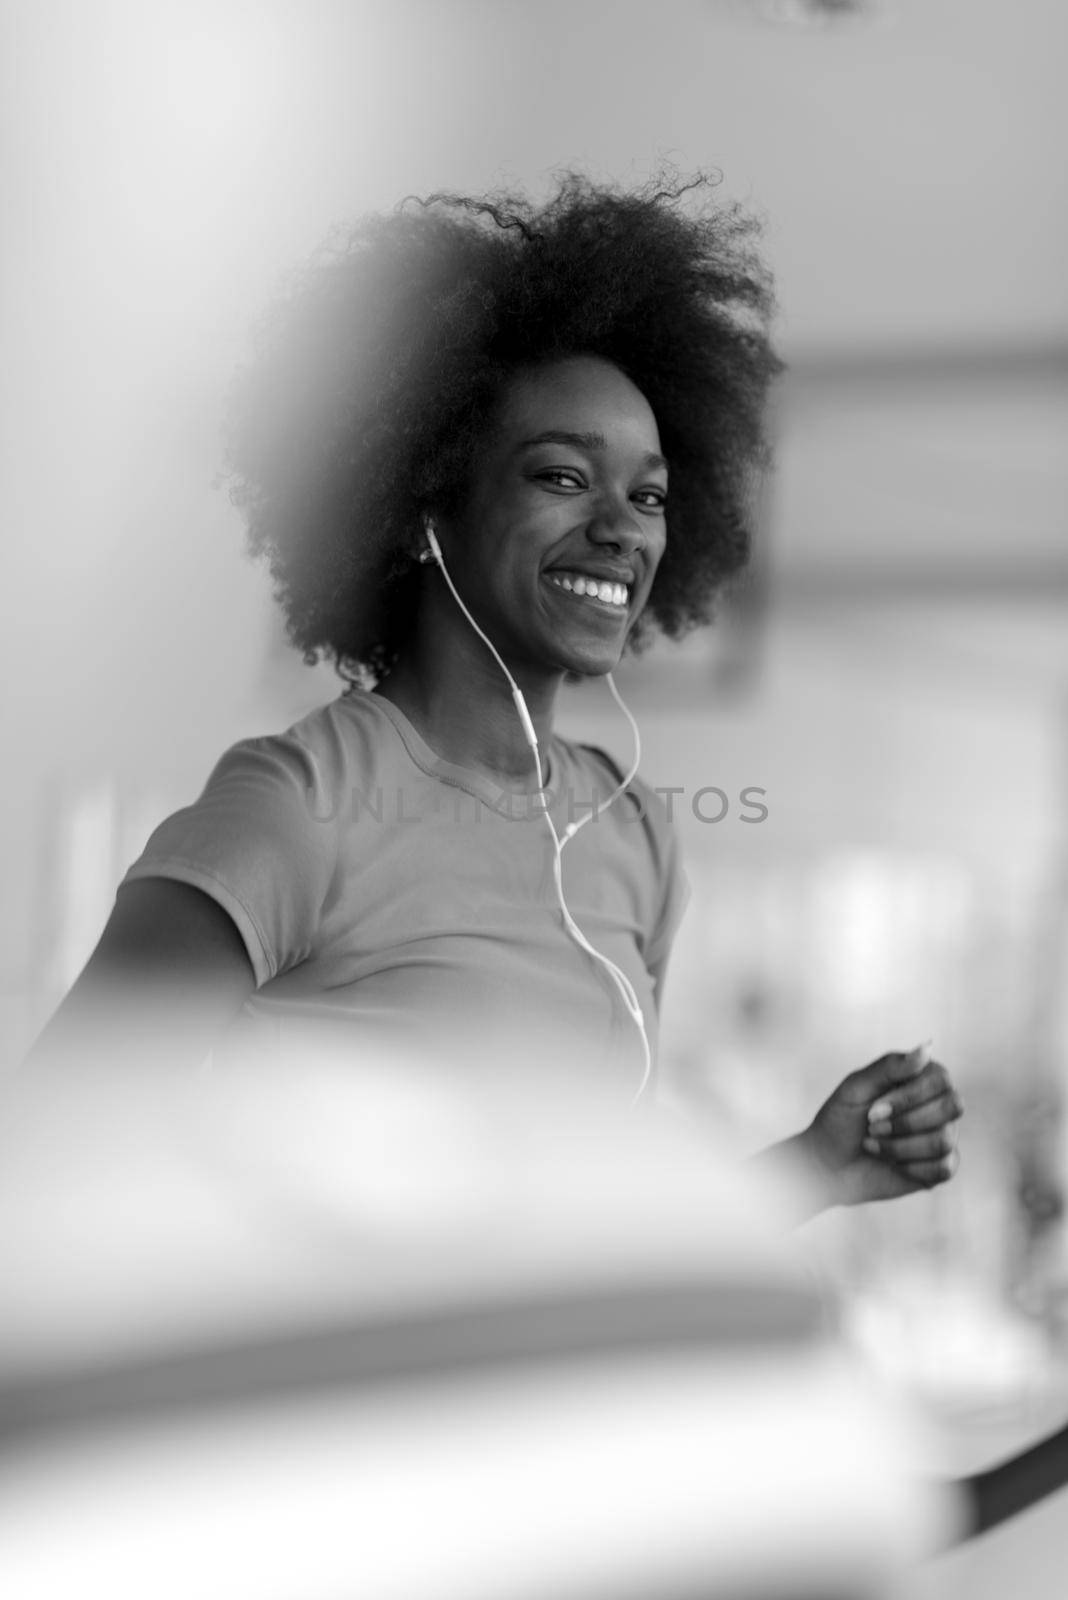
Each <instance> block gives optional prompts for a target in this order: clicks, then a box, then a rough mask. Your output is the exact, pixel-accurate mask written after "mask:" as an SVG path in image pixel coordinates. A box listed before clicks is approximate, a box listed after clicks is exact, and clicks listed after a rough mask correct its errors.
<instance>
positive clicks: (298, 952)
mask: <svg viewBox="0 0 1068 1600" xmlns="http://www.w3.org/2000/svg"><path fill="white" fill-rule="evenodd" d="M335 813H336V804H335V803H334V801H333V798H332V797H331V795H330V794H329V793H328V792H327V786H326V785H325V783H324V779H323V774H322V772H321V770H320V766H319V763H318V761H317V760H316V757H315V755H314V753H313V751H312V750H310V749H309V747H308V746H307V745H306V744H305V743H304V742H303V741H302V740H301V739H300V738H299V737H298V736H297V735H296V734H295V733H294V732H293V731H290V732H289V733H286V734H277V735H269V736H266V737H263V738H258V739H245V740H242V741H241V742H240V743H238V744H235V745H233V746H232V747H231V748H230V749H229V750H227V751H226V753H225V754H224V755H223V756H222V757H221V759H220V760H219V761H218V762H217V764H216V766H215V768H214V770H213V772H212V773H211V776H210V777H209V779H208V781H207V784H206V785H205V787H204V790H203V793H202V794H201V795H200V796H199V798H198V799H197V800H196V801H194V803H193V804H192V805H190V806H186V807H184V808H183V809H182V810H181V811H176V812H174V813H173V815H172V816H169V817H167V818H166V820H165V821H164V822H162V823H160V825H159V827H158V828H156V830H155V832H154V833H153V834H152V836H151V837H150V839H149V841H148V843H147V844H146V846H145V848H144V851H143V852H142V854H141V855H140V856H139V857H138V859H137V860H136V861H135V862H134V863H133V865H132V866H131V867H130V868H129V870H128V871H127V873H126V875H125V876H124V878H123V880H122V882H123V883H124V884H125V883H129V882H132V881H133V880H135V879H137V878H172V879H176V880H177V881H178V882H180V883H188V884H192V885H193V887H194V888H197V889H201V890H203V891H204V893H205V894H207V895H210V897H211V898H212V899H213V900H215V901H216V902H217V903H218V904H219V905H220V906H222V908H223V910H224V911H226V912H228V914H229V915H230V917H231V918H232V919H233V921H234V923H235V924H236V926H237V928H238V931H239V932H240V934H241V937H242V939H243V941H244V944H245V948H246V950H247V951H248V956H249V960H250V961H251V963H252V969H253V972H254V973H255V977H256V985H257V987H261V986H262V985H263V984H265V983H267V982H268V980H269V979H271V978H274V977H277V976H278V974H279V973H281V972H285V971H287V970H288V969H289V968H291V967H294V966H297V965H299V964H300V962H302V961H305V960H307V958H308V956H309V955H310V954H311V952H312V950H313V948H314V944H315V936H316V931H317V929H318V926H319V922H320V917H321V912H322V907H323V903H324V901H325V899H326V895H327V892H328V890H329V887H330V883H331V880H332V877H333V874H334V868H335V865H336V861H337V833H336V827H335V826H334V825H333V817H334V815H335ZM120 887H121V885H120Z"/></svg>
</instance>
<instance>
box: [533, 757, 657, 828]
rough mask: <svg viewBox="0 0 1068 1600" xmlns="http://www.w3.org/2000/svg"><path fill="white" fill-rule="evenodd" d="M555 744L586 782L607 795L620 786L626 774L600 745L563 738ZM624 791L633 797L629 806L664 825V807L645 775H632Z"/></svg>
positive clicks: (625, 770) (624, 769)
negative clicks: (560, 748) (562, 750)
mask: <svg viewBox="0 0 1068 1600" xmlns="http://www.w3.org/2000/svg"><path fill="white" fill-rule="evenodd" d="M557 743H558V744H559V745H561V746H562V747H563V749H564V752H565V755H566V759H567V760H568V761H569V762H570V763H571V764H572V765H573V766H574V767H575V768H576V769H577V770H578V771H579V772H581V773H582V774H583V775H584V777H585V778H586V779H587V781H590V782H592V783H593V784H594V785H595V786H596V787H597V788H599V789H601V790H606V791H607V793H609V794H611V793H612V792H613V791H614V790H616V789H618V788H619V786H620V784H621V783H622V782H623V780H624V778H625V777H626V775H627V769H626V768H624V767H623V766H621V765H620V763H619V762H618V761H617V760H616V759H615V757H614V756H611V755H609V753H608V752H607V750H603V749H602V748H601V747H600V745H595V744H580V743H578V742H577V741H575V740H572V739H562V738H561V739H558V741H557ZM626 793H627V795H628V796H630V797H632V800H631V803H632V805H633V806H635V807H637V808H638V809H640V811H641V812H642V814H643V815H646V816H650V817H652V818H653V819H654V821H655V823H656V824H657V825H659V823H660V822H661V820H662V821H663V822H664V824H665V825H666V824H667V822H668V812H667V807H666V806H665V805H664V802H663V800H662V799H661V797H660V795H659V794H658V793H657V791H656V790H655V789H654V788H653V787H652V786H651V785H650V784H648V783H647V782H646V781H645V779H644V778H642V777H640V776H638V775H637V774H636V775H635V776H634V777H633V778H631V779H630V780H629V782H628V783H627V787H626Z"/></svg>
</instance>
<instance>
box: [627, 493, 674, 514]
mask: <svg viewBox="0 0 1068 1600" xmlns="http://www.w3.org/2000/svg"><path fill="white" fill-rule="evenodd" d="M633 498H634V499H635V500H637V501H638V503H639V504H640V505H641V506H642V508H643V510H646V511H663V510H665V509H666V507H667V490H666V489H638V490H637V491H636V492H635V494H634V496H633Z"/></svg>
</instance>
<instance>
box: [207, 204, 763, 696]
mask: <svg viewBox="0 0 1068 1600" xmlns="http://www.w3.org/2000/svg"><path fill="white" fill-rule="evenodd" d="M717 181H718V180H717V179H715V178H712V177H709V176H707V175H705V174H698V175H697V176H696V177H693V178H691V179H689V180H687V181H685V182H683V181H675V182H670V181H668V182H665V180H664V179H663V178H660V179H654V180H652V181H651V182H650V183H649V184H647V185H645V186H644V187H643V188H641V189H639V190H631V191H625V190H621V189H619V188H616V187H613V186H608V185H598V184H594V183H593V182H592V181H591V180H589V179H588V178H586V177H584V176H582V175H580V174H577V173H567V174H564V175H563V176H562V177H561V178H559V179H558V183H557V191H556V193H555V195H554V197H553V198H551V199H550V200H549V201H547V202H546V203H545V204H543V205H540V206H539V205H536V204H534V203H533V202H531V201H530V200H529V199H526V198H525V197H522V196H519V195H513V194H506V193H494V194H491V195H488V196H485V197H482V198H473V197H468V196H462V195H455V194H434V195H431V196H429V198H427V199H418V198H415V197H408V198H407V199H406V200H404V201H402V202H401V203H400V205H399V206H398V207H397V208H396V210H394V211H393V212H391V213H387V214H376V215H372V216H368V217H365V218H363V219H362V220H360V221H359V222H357V223H356V224H355V225H354V226H350V227H349V228H347V229H345V230H342V231H339V230H335V233H334V234H333V235H331V238H330V239H329V240H328V241H327V243H326V244H325V245H324V246H323V247H322V248H321V249H320V250H319V251H317V252H316V254H315V255H313V256H312V258H311V260H310V261H309V262H308V263H307V264H306V265H305V266H303V267H302V268H300V269H299V270H298V271H297V272H296V273H294V274H293V275H292V276H291V278H290V279H289V281H288V284H287V285H286V287H285V288H284V290H283V292H282V294H281V296H280V298H279V299H278V301H277V302H276V303H275V304H274V305H273V306H272V307H271V308H270V309H269V310H268V311H267V312H266V314H265V315H264V316H263V317H262V318H261V320H260V322H259V323H258V325H257V326H256V329H255V334H254V344H253V354H252V357H251V360H250V361H249V363H248V364H247V365H245V366H244V367H243V368H241V369H240V370H239V372H238V373H237V375H236V377H235V380H234V383H233V385H232V387H231V390H230V394H229V399H228V404H227V417H226V425H225V455H224V462H225V465H224V471H223V473H222V474H221V477H222V480H223V481H224V482H228V483H229V485H230V498H231V500H232V501H233V503H234V504H235V505H238V506H240V507H241V508H242V510H243V512H244V514H245V517H246V520H247V527H248V546H249V549H250V551H251V552H252V554H253V555H256V556H262V557H265V558H266V559H267V561H268V563H269V567H270V571H271V574H272V577H273V579H274V582H275V594H276V597H277V599H278V600H279V602H280V603H281V606H282V609H283V612H284V614H285V618H286V624H287V631H288V634H289V637H290V639H291V641H292V642H293V644H294V645H295V646H296V647H297V648H298V649H300V650H302V651H303V652H304V657H305V660H306V661H308V662H309V664H311V663H313V662H314V661H315V660H316V659H318V658H319V657H320V656H324V657H326V658H328V659H331V660H333V661H334V663H335V665H336V667H337V670H338V671H339V673H340V674H341V676H342V677H343V678H345V679H347V680H349V681H360V680H366V678H367V677H368V676H371V677H378V676H381V675H382V674H383V673H384V672H386V671H387V670H388V669H389V667H390V665H391V663H392V662H393V661H395V660H396V657H397V655H398V653H399V651H400V650H401V648H402V647H403V644H404V641H405V638H406V636H407V634H408V632H409V630H410V629H411V627H412V625H413V621H414V617H415V613H416V605H415V594H416V589H415V586H416V584H417V583H418V577H417V570H418V569H417V567H416V565H415V555H414V552H415V550H416V546H417V539H418V535H419V533H420V531H421V527H422V518H423V515H424V514H425V513H426V512H427V511H429V510H434V511H437V512H439V513H441V514H445V515H447V514H448V513H449V512H450V511H454V510H456V509H457V508H459V507H460V506H461V505H462V504H463V501H464V497H465V494H466V492H467V489H468V485H469V483H470V479H471V474H472V470H473V466H474V463H475V462H476V460H477V457H478V453H479V450H480V447H481V446H482V445H484V442H485V440H486V438H487V434H488V430H489V429H490V427H491V426H492V419H493V414H494V411H495V408H496V407H497V405H498V403H499V401H500V399H501V396H502V394H503V392H504V390H505V388H506V386H507V384H508V383H509V381H510V380H511V379H512V378H513V377H514V375H515V374H516V373H517V372H518V371H520V370H521V369H524V368H530V367H533V366H536V365H539V364H542V363H545V362H547V361H552V360H555V359H560V358H563V357H566V356H573V355H588V356H598V357H601V358H602V359H604V360H607V361H610V362H612V363H613V364H614V365H615V366H617V367H618V368H620V369H621V370H622V371H623V372H624V373H625V374H626V376H627V377H628V378H630V380H631V381H632V382H633V383H634V384H635V385H636V386H637V388H638V389H639V390H640V391H641V392H642V394H643V395H644V396H645V398H646V399H647V400H648V402H649V404H650V406H651V407H652V410H653V413H654V415H655V417H656V420H657V425H658V428H659V432H660V438H661V444H662V448H663V450H664V454H665V456H666V457H667V460H668V463H669V466H670V469H671V496H670V505H669V508H668V520H667V528H668V541H667V547H666V550H665V553H664V556H663V558H662V560H661V563H660V567H659V569H658V571H657V574H656V579H655V582H654V585H653V588H652V590H651V593H650V597H649V601H648V604H647V606H646V609H645V612H644V613H643V615H642V617H641V618H639V619H638V621H637V623H636V624H635V626H634V628H633V629H632V630H631V634H630V637H629V640H628V645H629V646H630V647H632V648H633V647H640V646H641V644H642V643H643V642H644V641H645V640H646V638H647V636H648V630H649V623H650V621H651V622H652V623H654V624H655V625H656V626H657V627H659V629H660V630H661V631H662V632H663V633H664V634H666V635H668V636H669V637H671V638H678V637H680V636H681V635H683V634H684V633H685V632H687V631H688V630H689V629H691V628H693V627H695V626H697V625H699V624H702V623H705V622H708V621H709V620H710V619H711V616H712V611H713V606H714V602H715V598H716V595H717V592H718V591H719V589H720V588H721V586H722V584H723V583H724V581H725V580H726V579H727V578H728V577H729V576H731V575H732V574H733V573H735V572H737V571H738V570H739V569H740V568H741V567H742V566H743V565H744V563H745V561H746V559H747V556H748V552H749V537H750V531H749V520H750V506H751V501H752V493H751V490H752V486H753V480H754V475H755V473H756V471H758V470H759V469H760V468H761V467H763V466H764V465H765V464H766V461H767V457H768V446H767V438H766V431H765V405H764V402H765V397H766V393H767V389H768V385H769V383H770V381H771V379H772V378H773V377H774V376H775V374H776V373H777V372H778V371H780V370H781V363H780V362H779V360H778V358H777V357H776V356H775V354H774V353H773V351H772V349H771V346H770V343H769V340H768V337H767V332H766V329H767V324H768V321H769V318H770V315H771V312H772V308H773V300H772V291H771V282H770V277H769V275H768V273H767V271H766V269H765V268H764V267H763V265H762V264H761V262H760V260H759V258H758V256H757V254H756V252H755V249H754V247H753V239H754V236H755V234H756V233H757V231H758V224H757V222H756V221H755V219H754V218H753V217H752V216H751V215H749V214H747V213H746V212H744V211H743V210H742V209H741V208H740V207H739V206H738V205H737V204H720V205H713V204H712V203H711V201H710V200H709V201H707V202H706V203H705V204H704V205H703V206H698V207H696V208H692V210H691V211H687V210H684V209H683V207H682V206H681V205H680V201H681V200H682V197H683V196H684V195H689V194H692V193H694V192H695V191H701V190H708V189H709V188H711V187H712V186H713V185H714V184H715V182H717Z"/></svg>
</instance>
